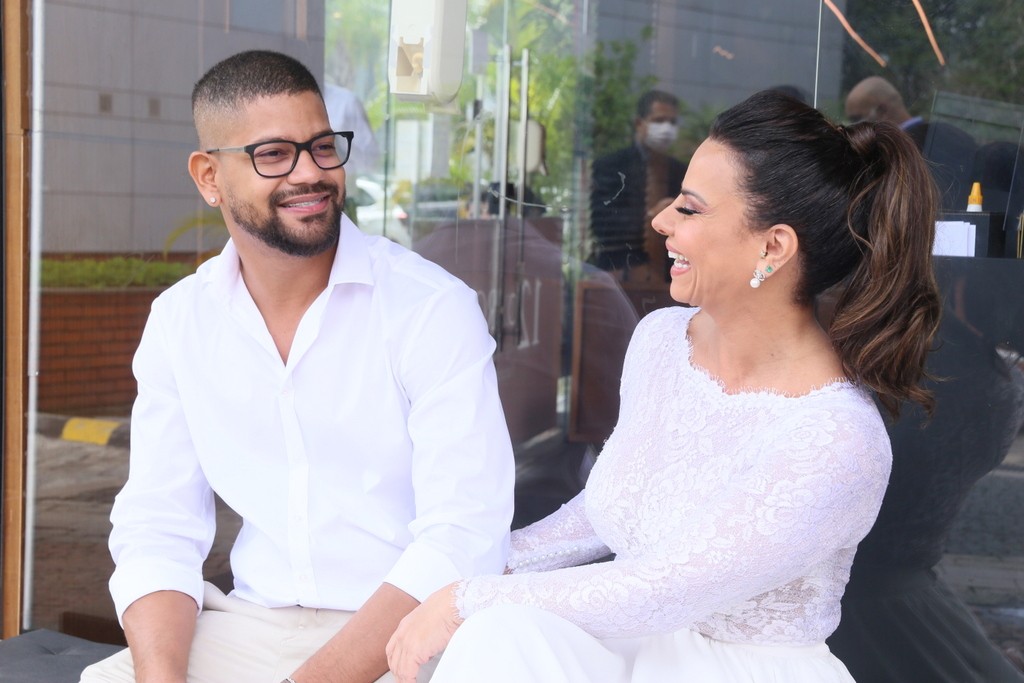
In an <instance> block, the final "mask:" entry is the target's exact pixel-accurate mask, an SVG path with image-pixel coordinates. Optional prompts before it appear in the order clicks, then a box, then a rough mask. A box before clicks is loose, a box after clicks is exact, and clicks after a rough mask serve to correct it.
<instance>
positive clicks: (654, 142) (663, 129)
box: [644, 121, 679, 152]
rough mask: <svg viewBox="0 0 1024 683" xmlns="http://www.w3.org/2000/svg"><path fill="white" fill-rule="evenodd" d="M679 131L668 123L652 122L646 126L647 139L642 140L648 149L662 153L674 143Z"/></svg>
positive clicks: (674, 125)
mask: <svg viewBox="0 0 1024 683" xmlns="http://www.w3.org/2000/svg"><path fill="white" fill-rule="evenodd" d="M678 134H679V129H678V128H677V127H676V124H674V123H671V122H669V121H654V122H652V123H648V124H647V137H646V138H645V139H644V144H646V145H647V146H648V147H649V148H650V149H653V150H654V151H655V152H664V151H665V150H667V149H668V148H669V147H671V146H672V143H673V142H675V141H676V136H677V135H678Z"/></svg>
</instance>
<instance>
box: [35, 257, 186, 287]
mask: <svg viewBox="0 0 1024 683" xmlns="http://www.w3.org/2000/svg"><path fill="white" fill-rule="evenodd" d="M193 271H195V264H193V263H176V262H172V261H150V260H146V259H142V258H136V257H126V256H115V257H113V258H109V259H72V260H62V259H45V258H44V259H43V262H42V286H43V287H78V288H84V289H104V288H120V287H166V286H168V285H172V284H174V283H175V282H177V281H178V280H180V279H181V278H183V277H185V276H186V275H188V274H190V273H192V272H193Z"/></svg>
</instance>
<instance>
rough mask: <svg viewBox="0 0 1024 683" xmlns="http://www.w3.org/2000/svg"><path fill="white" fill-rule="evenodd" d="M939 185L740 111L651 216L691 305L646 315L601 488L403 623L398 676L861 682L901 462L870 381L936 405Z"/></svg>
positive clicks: (791, 112)
mask: <svg viewBox="0 0 1024 683" xmlns="http://www.w3.org/2000/svg"><path fill="white" fill-rule="evenodd" d="M935 196H936V195H935V189H934V186H933V185H932V181H931V178H930V176H929V174H928V170H927V168H926V167H925V164H924V162H923V161H922V159H921V156H920V154H919V153H918V152H917V150H916V149H915V148H914V147H913V144H912V143H911V142H910V140H909V139H908V138H907V137H906V136H905V135H904V134H903V133H901V132H900V131H898V130H897V129H896V128H894V127H891V126H888V125H886V124H872V123H863V124H858V125H856V126H853V127H851V128H842V127H835V126H833V125H832V124H830V123H829V122H828V121H827V120H826V119H825V118H824V117H822V116H821V114H820V113H818V112H817V111H816V110H814V109H812V108H810V107H807V106H806V105H804V104H802V103H800V102H798V101H796V100H793V99H791V98H789V97H787V96H785V95H782V94H780V93H772V92H764V93H759V94H757V95H755V96H753V97H751V98H749V99H748V100H746V101H745V102H742V103H740V104H739V105H737V106H735V107H733V108H732V109H729V110H728V111H726V112H724V113H723V114H721V115H720V116H719V117H718V119H716V121H715V123H714V124H713V126H712V129H711V132H710V135H709V137H708V139H707V140H706V141H705V142H704V143H703V144H702V145H701V146H700V148H699V149H698V150H697V151H696V153H695V154H694V156H693V159H692V161H691V163H690V166H689V170H688V171H687V174H686V177H685V179H684V180H683V184H682V188H681V192H680V194H679V196H678V197H677V198H676V199H675V201H674V202H673V204H672V205H671V206H670V207H669V208H667V209H666V210H664V211H663V212H661V213H660V214H659V215H658V216H657V217H656V218H655V220H654V227H655V229H656V230H658V232H660V233H661V234H663V235H665V237H666V238H667V240H666V247H667V250H668V252H669V254H670V257H671V258H672V259H673V260H674V263H673V266H672V269H671V276H672V283H671V285H670V292H671V294H672V297H673V298H674V299H675V300H677V301H680V302H684V303H687V304H690V305H691V306H693V308H681V307H676V308H669V309H663V310H660V311H657V312H655V313H652V314H651V315H649V316H647V317H646V318H645V319H644V320H643V321H642V322H641V323H640V325H639V326H638V328H637V330H636V332H635V333H634V336H633V340H632V342H631V343H630V349H629V352H628V353H627V357H626V361H625V365H624V368H623V377H622V402H621V408H620V413H619V421H618V424H617V425H616V428H615V431H614V432H613V434H612V435H611V437H610V438H609V439H608V441H607V443H606V445H605V448H604V450H603V452H602V455H601V457H600V458H599V459H598V462H597V464H596V465H595V467H594V469H593V471H592V473H591V476H590V480H589V482H588V484H587V488H586V489H585V490H584V491H583V493H581V494H580V495H579V496H577V497H576V498H575V499H573V500H572V501H570V502H569V503H568V504H566V505H565V506H563V507H562V508H561V509H560V510H559V511H558V512H556V513H554V514H553V515H551V516H550V517H548V518H546V519H544V520H541V521H540V522H538V523H536V524H534V525H531V526H530V527H527V528H526V529H523V530H521V531H519V532H517V533H515V534H513V541H512V551H511V555H510V559H509V563H508V566H509V572H510V575H506V576H484V577H477V578H472V579H468V580H465V581H461V582H458V583H456V584H452V585H451V586H449V587H448V588H446V589H442V590H441V591H439V592H438V593H436V594H434V595H433V596H431V597H430V598H428V599H427V601H425V602H424V603H423V604H422V605H420V607H418V608H417V609H416V610H414V611H413V612H412V613H411V614H410V615H409V616H408V617H406V619H405V620H403V622H402V623H401V625H400V626H399V628H398V630H397V631H396V633H395V635H394V636H393V637H392V639H391V642H390V643H389V644H388V648H387V652H388V661H389V663H390V665H391V668H392V671H393V672H394V673H395V675H396V679H397V680H398V681H399V682H400V683H404V682H406V681H413V680H414V677H415V675H416V671H417V670H418V667H419V665H420V664H422V663H424V662H425V661H426V660H427V659H428V658H429V657H430V656H431V655H433V654H434V653H436V652H440V651H441V650H442V649H444V648H445V647H446V646H447V649H446V650H445V654H444V656H443V657H442V659H441V661H440V663H439V665H438V668H437V670H436V673H435V675H434V678H433V679H432V680H434V681H440V682H447V681H479V680H487V681H602V682H616V681H662V680H680V681H702V682H703V681H712V682H717V681H733V680H742V681H787V682H788V683H792V682H794V681H795V682H797V683H799V682H800V681H808V682H810V681H814V682H815V683H829V682H832V681H836V682H839V681H846V682H848V681H851V680H853V679H852V678H851V677H850V675H849V673H848V672H847V671H846V669H845V667H844V666H843V665H842V664H841V663H840V662H839V660H838V659H836V658H834V657H833V656H832V655H831V654H830V653H829V651H828V648H827V647H826V645H825V644H824V641H825V638H826V637H827V636H828V635H829V634H830V633H831V632H832V631H833V630H834V629H835V627H836V624H837V623H838V621H839V603H840V598H841V596H842V593H843V586H844V584H845V583H846V580H847V577H848V575H849V569H850V564H851V562H852V560H853V555H854V551H855V550H856V547H857V543H858V542H859V541H860V539H861V538H863V537H864V535H865V534H866V533H867V532H868V530H869V529H870V528H871V525H872V523H873V522H874V520H875V516H876V514H877V513H878V508H879V505H880V503H881V500H882V494H883V492H884V491H885V486H886V481H887V479H888V476H889V469H890V464H891V457H892V456H891V452H890V448H889V441H888V438H887V436H886V432H885V428H884V425H883V423H882V420H881V417H880V415H879V413H878V409H877V408H876V407H875V404H874V403H873V401H872V399H871V397H870V395H869V391H868V390H869V389H870V390H873V391H874V392H875V393H876V394H877V395H878V397H879V400H880V401H881V402H882V404H883V405H884V406H885V407H886V408H887V409H889V410H890V411H893V412H896V411H897V409H898V406H899V404H900V403H901V402H902V401H905V400H912V401H917V402H920V403H923V404H925V405H930V396H929V395H928V394H927V392H925V391H924V390H923V389H921V388H920V387H919V386H918V382H919V380H920V379H921V378H922V374H923V367H924V361H925V357H926V355H927V353H928V349H929V346H930V340H931V338H932V336H933V335H934V333H935V329H936V327H937V323H938V317H939V310H940V305H939V297H938V293H937V289H936V286H935V281H934V279H933V276H932V270H931V244H932V237H933V232H934V213H935ZM839 282H843V283H844V284H845V285H846V287H845V290H844V291H845V294H844V295H841V296H840V298H839V300H838V301H837V303H836V310H835V315H834V319H833V322H832V324H831V325H830V326H829V329H828V331H827V332H826V331H824V330H823V329H822V328H821V327H820V326H819V324H818V322H817V320H816V318H815V315H814V309H813V304H814V301H815V297H816V296H817V295H819V294H820V293H822V292H823V291H825V290H826V289H828V288H829V287H831V286H833V285H835V284H837V283H839ZM609 551H611V552H614V553H615V556H616V557H615V560H614V561H612V562H606V563H598V564H589V565H585V566H573V565H580V564H581V563H585V562H588V561H591V560H593V559H595V558H598V557H601V556H603V555H605V554H607V553H608V552H609ZM464 619H465V622H464V623H463V620H464ZM453 633H454V634H455V635H454V638H452V637H451V634H453ZM449 638H451V641H450V642H448V641H449Z"/></svg>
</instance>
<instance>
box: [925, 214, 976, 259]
mask: <svg viewBox="0 0 1024 683" xmlns="http://www.w3.org/2000/svg"><path fill="white" fill-rule="evenodd" d="M976 233H977V227H976V226H975V225H974V223H967V222H964V221H936V222H935V244H934V245H933V246H932V254H934V255H935V256H974V238H975V234H976Z"/></svg>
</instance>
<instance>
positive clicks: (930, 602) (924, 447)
mask: <svg viewBox="0 0 1024 683" xmlns="http://www.w3.org/2000/svg"><path fill="white" fill-rule="evenodd" d="M986 261H987V263H986ZM935 274H936V278H937V280H938V282H939V284H940V287H941V288H942V290H943V294H944V299H945V302H944V310H943V316H942V323H941V326H940V328H939V334H938V337H937V342H936V344H935V350H934V351H933V352H932V353H931V354H930V356H929V358H928V363H927V368H928V372H929V373H930V374H931V376H932V377H937V378H941V379H939V380H937V381H935V380H929V381H928V383H927V386H928V388H929V389H930V390H931V391H932V392H933V394H934V396H935V413H934V415H933V416H932V418H931V419H930V420H928V419H926V417H925V415H924V412H923V411H921V410H919V409H918V408H917V406H912V405H911V406H907V410H906V411H905V412H904V413H903V414H902V415H901V417H900V419H898V420H896V421H895V422H892V423H890V424H888V425H887V431H888V433H889V439H890V442H891V443H892V453H893V464H892V473H891V475H890V478H889V487H888V489H887V490H886V492H885V497H884V499H883V501H882V508H881V511H880V512H879V514H878V519H877V521H876V522H875V525H874V527H873V528H872V529H871V531H870V532H869V533H868V535H867V536H866V537H865V538H864V540H863V541H861V543H860V545H859V546H858V548H857V554H856V556H855V557H854V561H853V567H852V569H851V572H850V581H849V583H848V584H847V586H846V593H845V594H844V595H843V600H842V618H841V620H840V623H839V628H838V629H837V630H836V631H835V633H833V634H832V635H831V636H830V637H829V638H828V640H827V643H828V646H829V649H830V650H831V651H832V653H833V654H835V656H836V657H838V658H839V659H841V660H842V661H843V663H844V664H846V666H847V668H848V669H849V670H850V673H851V674H852V675H853V677H854V679H855V680H857V681H870V682H871V683H906V682H909V681H928V682H929V683H1024V674H1022V673H1021V671H1020V670H1018V669H1017V668H1016V667H1015V666H1014V664H1012V663H1011V662H1010V661H1009V660H1008V659H1007V658H1006V657H1005V656H1004V653H1002V652H1000V650H999V649H998V648H997V647H996V646H995V645H993V644H992V643H991V642H989V640H988V637H987V636H986V634H985V632H984V630H983V629H982V627H981V626H980V625H979V623H978V622H977V621H976V619H975V618H974V616H973V615H972V614H971V612H970V610H969V608H968V607H967V605H965V604H964V602H963V601H962V600H961V598H960V597H959V596H958V595H957V594H956V593H955V592H954V590H953V589H952V588H951V587H950V586H949V585H948V584H947V583H946V582H945V581H944V580H943V579H942V577H941V576H939V575H938V574H937V573H936V571H935V567H936V565H938V564H939V561H940V560H941V559H942V556H943V554H944V553H945V550H946V541H947V538H948V537H949V535H950V530H951V528H952V527H953V525H954V522H955V521H956V518H957V516H958V514H959V513H960V511H961V510H962V509H963V508H964V505H965V502H966V499H967V496H968V494H969V493H970V491H971V489H972V488H973V487H974V485H975V484H976V483H977V482H978V480H979V479H981V478H982V477H983V476H985V475H986V474H988V473H989V472H990V471H991V470H993V469H994V468H996V467H997V466H998V465H999V464H1000V463H1001V462H1002V461H1003V459H1004V458H1005V457H1006V455H1007V453H1008V451H1009V449H1010V446H1011V444H1012V443H1013V441H1014V439H1015V438H1016V437H1017V435H1018V433H1019V432H1020V428H1021V423H1022V422H1024V373H1022V372H1021V366H1020V360H1019V359H1020V353H1019V351H1018V350H1016V349H1020V348H1024V307H1022V306H1020V305H1018V304H1006V303H1000V304H998V305H996V304H995V303H993V300H992V298H991V293H992V292H998V291H1013V290H1014V289H1016V288H1018V287H1019V286H1020V284H1021V277H1020V274H1019V268H1018V264H1017V263H1015V262H1013V261H1009V260H1003V259H964V258H956V257H952V258H949V257H947V258H937V259H936V260H935ZM1006 340H1009V343H1007V341H1006Z"/></svg>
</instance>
